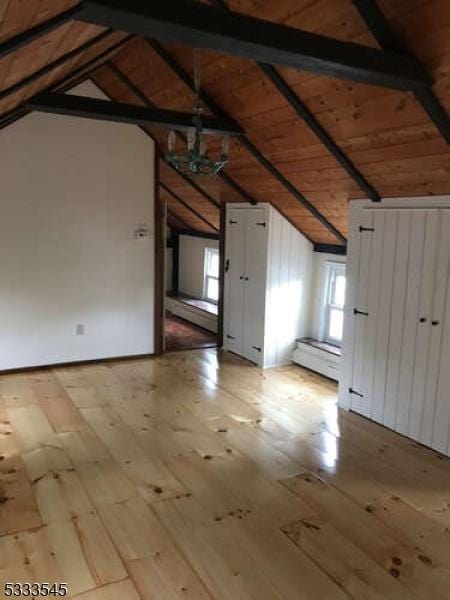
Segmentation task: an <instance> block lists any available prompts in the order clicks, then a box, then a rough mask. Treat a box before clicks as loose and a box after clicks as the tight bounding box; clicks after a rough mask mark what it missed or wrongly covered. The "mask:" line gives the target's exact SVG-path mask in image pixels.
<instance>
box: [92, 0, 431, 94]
mask: <svg viewBox="0 0 450 600" xmlns="http://www.w3.org/2000/svg"><path fill="white" fill-rule="evenodd" d="M83 8H84V10H83V13H82V14H81V17H80V18H81V19H82V20H83V21H86V22H88V23H94V24H96V25H101V26H103V27H110V28H112V29H116V30H119V31H128V32H129V33H134V34H135V35H140V36H143V37H152V38H157V39H159V40H162V41H165V42H172V43H179V44H184V45H187V46H193V47H195V48H207V49H209V50H214V51H218V52H223V53H226V54H232V55H235V56H240V57H243V58H248V59H251V60H255V61H258V62H264V63H269V64H274V65H282V66H285V67H291V68H294V69H300V70H302V71H313V72H315V73H319V74H322V75H328V76H331V77H340V78H343V79H350V80H353V81H360V82H364V83H369V84H374V85H379V86H385V87H391V88H394V89H401V90H411V89H415V88H417V87H421V86H423V85H426V84H427V83H429V79H428V75H427V73H426V71H425V70H424V69H423V67H422V65H421V64H420V63H419V62H418V61H416V60H415V59H413V58H410V57H406V56H404V55H399V54H396V53H394V52H386V51H383V50H378V49H375V48H370V47H368V46H363V45H360V44H355V43H352V42H342V41H339V40H335V39H332V38H329V37H326V36H323V35H318V34H316V33H311V32H307V31H301V30H299V29H294V28H293V27H288V26H286V25H282V24H279V23H273V22H270V21H263V20H261V19H257V18H254V17H250V16H247V15H242V14H239V13H235V12H232V11H229V12H227V13H224V12H222V11H221V10H220V9H217V8H216V7H212V6H209V5H206V4H201V3H197V2H192V1H189V0H165V1H164V2H143V1H142V0H85V1H84V2H83Z"/></svg>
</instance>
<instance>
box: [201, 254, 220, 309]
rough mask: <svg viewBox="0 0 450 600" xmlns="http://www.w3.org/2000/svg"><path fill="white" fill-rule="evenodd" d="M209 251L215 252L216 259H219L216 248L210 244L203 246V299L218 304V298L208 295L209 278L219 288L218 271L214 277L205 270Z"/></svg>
mask: <svg viewBox="0 0 450 600" xmlns="http://www.w3.org/2000/svg"><path fill="white" fill-rule="evenodd" d="M210 253H213V254H217V258H218V260H220V257H219V249H218V248H214V247H212V246H206V247H205V255H204V263H203V299H204V300H206V301H207V302H211V303H212V304H219V299H217V300H213V299H212V298H210V297H208V282H209V280H210V279H213V280H215V281H217V286H218V289H219V290H220V283H219V282H220V273H218V274H217V277H216V276H214V275H209V274H208V272H207V268H208V255H209V254H210ZM219 293H220V291H219Z"/></svg>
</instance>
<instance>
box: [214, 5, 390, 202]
mask: <svg viewBox="0 0 450 600" xmlns="http://www.w3.org/2000/svg"><path fill="white" fill-rule="evenodd" d="M210 1H211V4H212V5H213V6H216V7H218V8H222V9H223V10H230V9H229V8H228V6H227V4H226V2H225V0H210ZM257 64H258V66H259V68H260V69H261V70H262V71H263V73H264V74H265V75H266V77H267V78H268V79H269V80H270V81H271V82H272V84H273V85H274V86H275V87H276V89H277V90H278V91H279V92H280V94H281V95H282V96H283V98H284V99H285V100H286V101H287V102H288V104H289V105H290V106H291V108H292V109H293V110H294V111H295V112H296V113H297V115H298V116H299V117H300V118H301V119H302V120H303V121H304V123H306V125H308V127H309V128H310V129H311V131H313V132H314V133H315V134H316V136H317V137H318V138H319V140H320V141H321V142H322V144H323V145H324V146H325V147H326V148H327V150H328V151H329V152H330V154H331V155H332V156H334V158H335V159H336V160H337V162H338V163H339V164H340V165H341V167H343V168H344V169H345V171H347V173H348V175H350V177H351V178H352V179H353V180H354V181H355V183H357V185H358V186H359V187H360V188H361V190H362V191H363V192H365V193H366V194H367V196H368V197H369V198H370V199H371V200H373V201H374V202H379V201H380V200H381V197H380V195H379V193H378V192H377V191H376V189H375V188H374V187H373V186H372V185H371V184H370V183H369V182H368V181H367V179H366V178H365V177H364V175H363V174H362V173H361V171H360V170H359V169H358V168H357V167H356V166H355V165H354V164H353V162H352V161H351V160H350V159H349V158H348V156H347V155H346V154H345V152H344V151H343V150H342V149H341V148H340V147H339V146H338V145H337V144H336V142H335V141H334V140H333V138H332V137H331V136H330V134H329V133H328V132H327V131H326V130H325V128H324V127H323V126H322V125H321V124H320V123H319V121H318V120H317V119H316V117H315V116H314V115H313V113H312V112H311V111H310V110H309V108H308V107H307V106H306V104H305V103H304V102H303V101H302V100H301V99H300V98H299V97H298V95H297V94H296V93H295V92H294V90H293V89H292V88H291V87H290V85H289V84H288V83H287V82H286V80H285V79H284V78H283V77H282V76H281V75H280V74H279V72H278V71H277V70H276V68H275V67H274V66H272V65H269V64H267V63H257Z"/></svg>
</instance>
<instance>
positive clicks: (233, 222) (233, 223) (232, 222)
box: [229, 219, 238, 225]
mask: <svg viewBox="0 0 450 600" xmlns="http://www.w3.org/2000/svg"><path fill="white" fill-rule="evenodd" d="M229 223H230V225H236V223H238V221H233V219H230V221H229Z"/></svg>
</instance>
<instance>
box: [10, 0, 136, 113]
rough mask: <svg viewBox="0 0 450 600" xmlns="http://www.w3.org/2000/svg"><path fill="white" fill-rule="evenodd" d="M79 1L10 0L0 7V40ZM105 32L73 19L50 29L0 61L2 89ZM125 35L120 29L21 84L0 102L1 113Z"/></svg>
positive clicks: (41, 21)
mask: <svg viewBox="0 0 450 600" xmlns="http://www.w3.org/2000/svg"><path fill="white" fill-rule="evenodd" d="M76 4H77V2H73V1H70V2H64V1H60V0H58V1H55V0H39V1H33V0H27V2H21V1H19V0H9V2H6V3H5V2H4V3H3V4H2V8H1V9H0V17H2V20H1V23H0V43H1V42H2V41H5V40H9V39H11V38H12V37H14V36H16V35H18V34H20V33H23V32H24V31H27V30H28V29H29V28H31V27H33V26H35V25H37V24H40V23H43V22H45V21H47V20H49V19H51V18H52V17H54V16H55V15H57V14H60V13H61V12H64V11H66V10H67V9H69V8H72V7H73V6H74V5H76ZM103 31H105V30H104V29H103V28H100V27H95V26H91V25H85V24H83V23H79V22H75V21H71V22H68V23H67V24H65V25H63V26H61V27H59V28H58V29H55V30H53V31H51V32H50V33H48V34H46V35H44V36H42V37H41V38H39V39H36V40H34V41H32V42H31V43H30V44H28V45H27V46H25V47H23V48H21V49H19V50H18V51H16V52H13V53H11V54H9V55H7V56H4V57H3V58H2V59H1V60H0V92H4V91H5V90H7V89H8V88H10V87H11V86H14V85H15V84H17V83H19V82H21V81H22V80H24V79H25V78H27V77H29V76H32V75H33V74H35V73H36V72H37V71H39V70H40V69H42V68H44V67H45V66H47V65H49V64H50V63H52V62H53V61H55V60H58V59H60V58H62V57H64V56H65V55H66V54H67V53H69V52H71V51H72V50H75V49H76V48H79V47H80V46H82V45H83V44H86V43H87V42H89V41H90V40H92V39H95V38H96V36H98V35H99V34H101V33H102V32H103ZM125 35H126V34H123V33H120V32H117V33H113V34H112V35H111V36H109V37H107V38H105V39H104V40H101V41H99V42H98V43H97V44H95V45H93V46H92V47H90V48H88V49H86V50H85V51H84V52H82V53H81V54H78V55H76V56H74V57H73V58H71V59H70V60H68V61H67V62H65V63H64V64H61V65H60V66H58V67H57V68H55V69H53V70H52V71H51V72H50V73H47V74H45V75H44V76H42V77H40V78H39V79H38V80H36V81H33V82H31V83H30V85H27V86H25V87H21V88H20V89H19V90H17V92H15V93H13V94H9V95H8V96H7V97H6V98H4V99H2V100H1V101H0V114H4V113H7V112H9V111H11V110H12V109H14V108H15V107H16V106H19V105H21V104H22V103H23V102H24V101H25V100H26V99H28V98H30V97H31V96H33V95H34V94H36V93H37V92H38V91H40V90H43V89H46V88H48V87H50V86H52V85H54V84H55V83H56V82H57V81H59V80H60V79H62V78H63V77H65V76H66V75H68V74H69V73H70V72H72V71H74V70H76V69H77V68H78V67H80V66H81V65H83V64H84V63H86V62H88V61H89V60H91V59H92V58H94V57H95V56H96V55H98V54H100V53H101V52H103V51H104V50H106V49H107V48H109V47H110V46H113V45H114V44H115V43H116V42H118V41H119V40H121V39H123V38H124V37H125Z"/></svg>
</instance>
